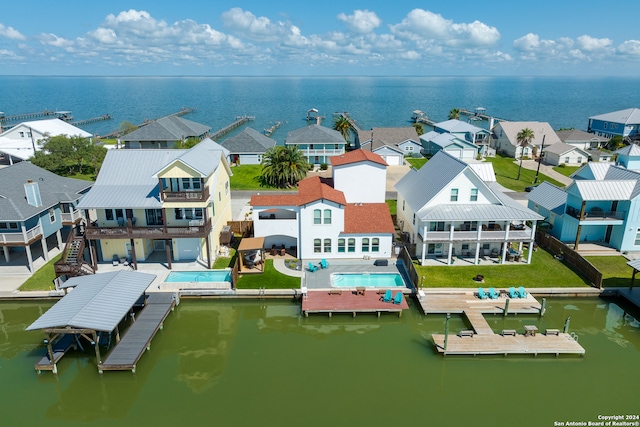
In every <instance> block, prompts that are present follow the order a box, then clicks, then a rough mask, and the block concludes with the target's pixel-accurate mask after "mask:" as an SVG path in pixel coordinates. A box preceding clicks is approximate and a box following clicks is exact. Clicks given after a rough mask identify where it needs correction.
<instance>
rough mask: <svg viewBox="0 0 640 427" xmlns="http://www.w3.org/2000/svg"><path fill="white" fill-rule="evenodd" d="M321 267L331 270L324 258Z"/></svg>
mask: <svg viewBox="0 0 640 427" xmlns="http://www.w3.org/2000/svg"><path fill="white" fill-rule="evenodd" d="M320 267H321V268H329V263H328V262H327V260H326V259H324V258H322V260H321V261H320Z"/></svg>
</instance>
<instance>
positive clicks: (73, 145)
mask: <svg viewBox="0 0 640 427" xmlns="http://www.w3.org/2000/svg"><path fill="white" fill-rule="evenodd" d="M106 153H107V149H106V148H104V147H102V146H100V145H97V144H95V143H94V142H92V141H91V140H90V139H89V138H83V137H81V136H77V135H76V136H66V135H58V136H54V137H48V138H47V139H45V141H44V143H43V144H42V150H41V151H37V152H36V153H35V155H34V156H33V158H32V159H31V162H32V163H33V164H34V165H36V166H40V167H41V168H44V169H47V170H48V171H51V172H54V173H57V174H59V175H65V176H68V175H74V174H80V173H83V171H84V168H85V167H86V166H87V165H89V164H91V165H92V166H93V172H94V174H96V175H97V174H98V171H99V170H100V166H102V161H103V160H104V157H105V155H106Z"/></svg>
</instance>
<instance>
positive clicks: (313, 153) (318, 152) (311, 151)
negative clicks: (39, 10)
mask: <svg viewBox="0 0 640 427" xmlns="http://www.w3.org/2000/svg"><path fill="white" fill-rule="evenodd" d="M300 151H302V154H304V155H305V156H337V155H340V154H344V148H342V149H338V150H336V149H333V148H331V149H326V150H325V149H320V150H318V149H315V148H314V149H310V148H307V149H301V150H300Z"/></svg>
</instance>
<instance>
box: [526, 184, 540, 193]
mask: <svg viewBox="0 0 640 427" xmlns="http://www.w3.org/2000/svg"><path fill="white" fill-rule="evenodd" d="M538 185H540V184H536V185H530V186H528V187H526V188H525V189H524V191H526V192H527V193H530V192H531V191H532V190H533V189H534V188H536V187H537V186H538Z"/></svg>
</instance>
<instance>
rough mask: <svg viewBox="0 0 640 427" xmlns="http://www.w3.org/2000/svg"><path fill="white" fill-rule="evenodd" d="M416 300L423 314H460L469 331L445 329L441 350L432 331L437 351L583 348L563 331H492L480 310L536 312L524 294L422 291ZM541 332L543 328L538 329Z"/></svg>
mask: <svg viewBox="0 0 640 427" xmlns="http://www.w3.org/2000/svg"><path fill="white" fill-rule="evenodd" d="M417 300H418V304H419V305H420V307H421V308H422V311H423V312H424V314H461V315H464V316H465V317H466V318H467V319H468V321H469V323H470V324H471V327H472V328H473V331H465V332H464V333H460V334H457V333H456V332H453V333H449V335H448V337H447V346H446V350H445V345H444V341H445V335H444V334H433V336H432V338H433V342H434V344H435V346H436V349H437V351H438V352H439V353H442V354H445V355H449V354H466V355H478V354H503V355H505V356H506V355H507V354H533V355H534V356H535V355H538V354H555V355H559V354H580V355H584V353H585V350H584V348H582V346H580V345H579V344H578V342H577V341H576V340H575V339H574V338H573V337H572V336H571V335H570V334H564V333H558V334H557V335H556V334H553V335H552V334H549V335H546V334H543V333H536V334H535V335H532V334H524V333H517V332H519V331H512V332H513V334H514V335H506V334H505V335H504V336H503V335H502V334H496V333H494V331H493V330H492V329H491V326H489V323H488V322H487V321H486V319H485V318H484V314H502V315H504V314H505V309H507V300H508V301H509V305H508V310H507V313H508V314H540V311H541V310H542V305H541V304H540V303H539V302H538V301H537V300H536V299H535V298H534V297H532V296H531V294H527V297H526V298H513V299H509V298H507V295H506V294H505V293H501V294H500V297H498V298H496V299H489V298H487V299H480V298H478V296H477V293H476V292H474V291H448V292H442V293H426V294H424V295H419V296H418V299H417ZM540 332H544V331H540Z"/></svg>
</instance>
